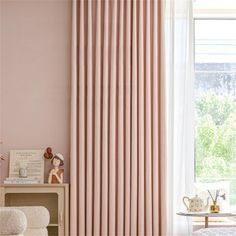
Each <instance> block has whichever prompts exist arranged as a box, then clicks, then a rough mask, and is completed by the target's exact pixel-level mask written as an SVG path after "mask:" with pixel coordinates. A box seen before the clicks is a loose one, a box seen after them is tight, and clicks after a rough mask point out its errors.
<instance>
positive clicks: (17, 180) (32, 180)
mask: <svg viewBox="0 0 236 236" xmlns="http://www.w3.org/2000/svg"><path fill="white" fill-rule="evenodd" d="M39 183H40V181H39V180H38V179H35V178H30V177H27V178H19V177H8V178H6V179H5V180H4V184H39Z"/></svg>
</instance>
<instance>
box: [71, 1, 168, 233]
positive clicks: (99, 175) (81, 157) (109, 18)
mask: <svg viewBox="0 0 236 236" xmlns="http://www.w3.org/2000/svg"><path fill="white" fill-rule="evenodd" d="M161 7H162V3H161V1H159V0H145V1H144V0H78V1H74V10H73V14H74V19H75V18H76V21H74V24H73V31H74V32H77V33H76V34H75V33H74V34H73V44H72V47H73V50H74V51H75V49H76V48H77V51H76V54H75V53H73V55H72V56H73V58H72V59H73V62H76V63H74V65H73V66H72V77H73V79H72V118H71V124H72V126H71V133H72V136H71V150H72V151H71V219H70V220H71V233H70V235H71V236H77V235H166V233H165V228H166V225H167V224H166V223H167V222H166V217H165V216H166V214H165V213H166V211H165V207H166V202H165V196H164V193H165V192H166V191H165V186H166V185H165V184H164V182H165V155H164V154H165V152H164V149H165V148H164V147H165V141H164V139H165V124H164V118H165V117H164V112H163V109H164V105H163V104H164V102H165V99H164V89H162V88H163V86H164V81H163V79H162V78H163V76H162V67H161V65H162V59H163V58H162V56H161V51H162V10H161ZM75 64H76V65H75ZM75 117H76V118H75Z"/></svg>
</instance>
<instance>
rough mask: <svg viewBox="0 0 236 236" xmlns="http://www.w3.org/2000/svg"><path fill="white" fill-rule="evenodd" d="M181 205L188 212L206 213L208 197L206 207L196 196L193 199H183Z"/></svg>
mask: <svg viewBox="0 0 236 236" xmlns="http://www.w3.org/2000/svg"><path fill="white" fill-rule="evenodd" d="M183 203H184V205H185V206H186V209H187V211H188V212H199V211H208V208H209V197H208V198H207V203H206V205H204V202H203V200H202V199H201V198H200V197H198V195H195V197H193V198H189V197H183Z"/></svg>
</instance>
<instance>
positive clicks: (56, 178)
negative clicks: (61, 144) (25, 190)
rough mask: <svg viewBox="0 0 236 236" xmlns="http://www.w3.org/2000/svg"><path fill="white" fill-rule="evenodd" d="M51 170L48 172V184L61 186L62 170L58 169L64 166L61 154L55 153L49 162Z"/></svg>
mask: <svg viewBox="0 0 236 236" xmlns="http://www.w3.org/2000/svg"><path fill="white" fill-rule="evenodd" d="M51 163H52V165H53V169H51V170H50V172H49V177H48V183H49V184H62V183H63V175H64V169H60V166H63V165H64V157H63V156H62V154H60V153H57V154H56V155H55V156H54V157H53V158H52V160H51Z"/></svg>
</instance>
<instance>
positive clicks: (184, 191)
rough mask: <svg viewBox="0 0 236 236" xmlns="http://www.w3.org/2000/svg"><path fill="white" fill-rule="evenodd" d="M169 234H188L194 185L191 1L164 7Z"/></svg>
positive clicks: (169, 1)
mask: <svg viewBox="0 0 236 236" xmlns="http://www.w3.org/2000/svg"><path fill="white" fill-rule="evenodd" d="M164 15H165V18H164V19H165V24H164V25H165V55H166V57H165V60H166V63H165V71H166V73H165V78H166V111H167V114H168V115H167V140H168V142H167V155H166V156H167V173H168V174H167V182H166V184H167V186H168V187H167V194H166V195H167V196H168V211H167V212H168V217H167V218H168V235H172V236H177V235H178V236H180V235H186V236H188V235H190V233H191V230H192V229H191V228H192V227H191V224H190V223H191V222H190V221H187V219H186V218H184V217H181V216H177V215H176V213H177V212H179V211H186V209H185V206H184V204H183V202H182V198H183V196H185V195H187V196H192V194H193V192H192V190H193V182H194V74H193V73H194V72H193V63H194V59H193V52H194V50H193V9H192V0H177V1H176V0H167V1H166V4H165V13H164Z"/></svg>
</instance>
